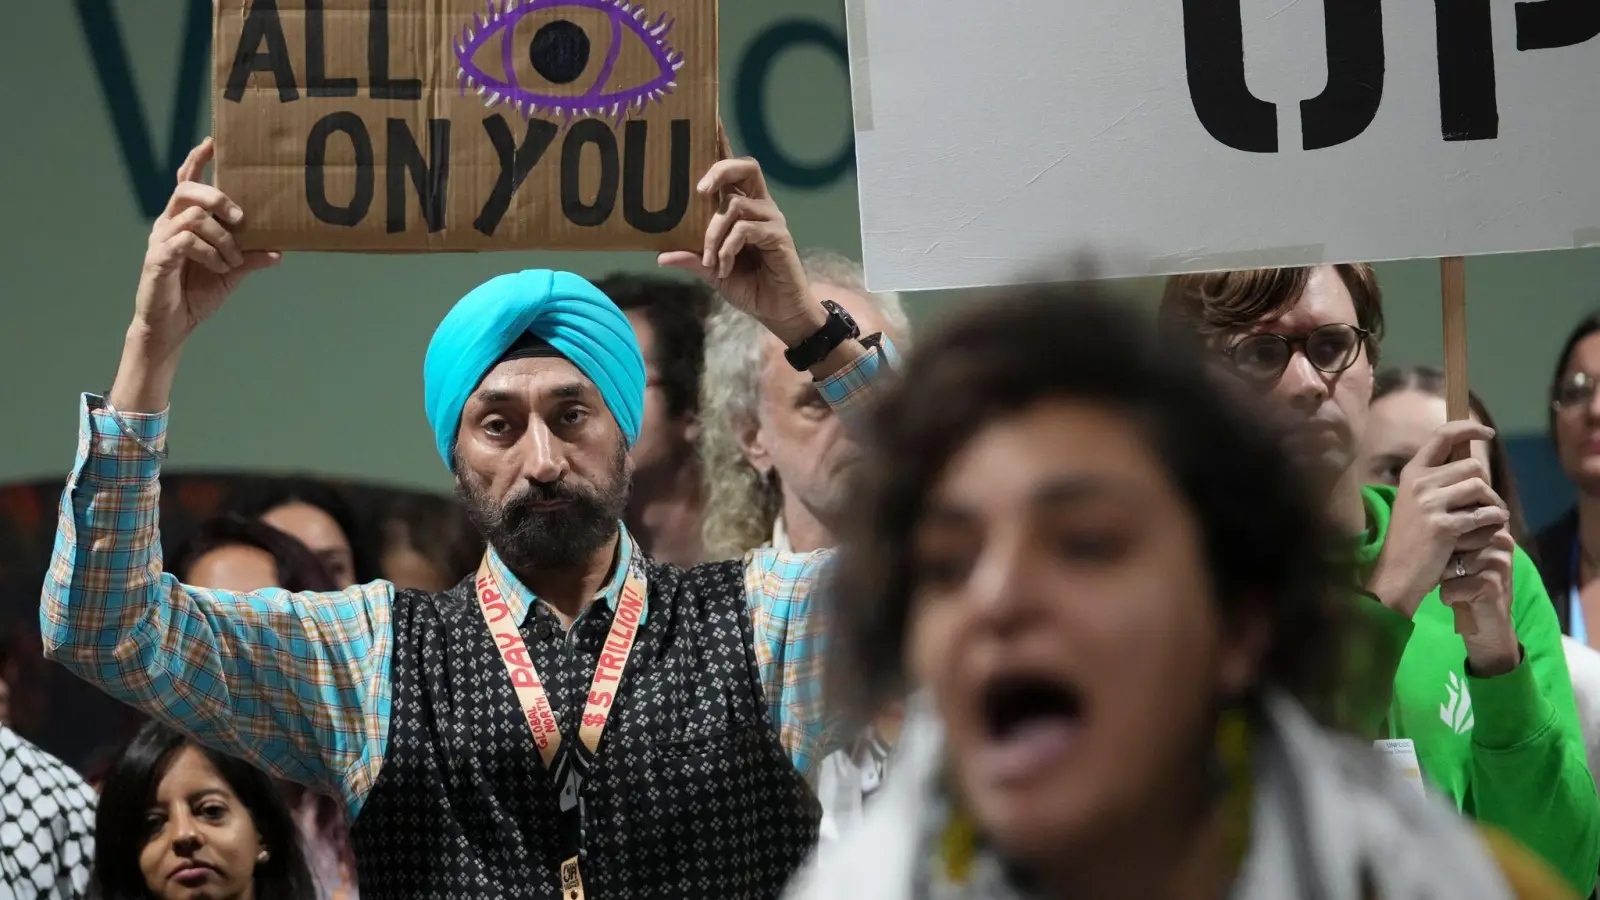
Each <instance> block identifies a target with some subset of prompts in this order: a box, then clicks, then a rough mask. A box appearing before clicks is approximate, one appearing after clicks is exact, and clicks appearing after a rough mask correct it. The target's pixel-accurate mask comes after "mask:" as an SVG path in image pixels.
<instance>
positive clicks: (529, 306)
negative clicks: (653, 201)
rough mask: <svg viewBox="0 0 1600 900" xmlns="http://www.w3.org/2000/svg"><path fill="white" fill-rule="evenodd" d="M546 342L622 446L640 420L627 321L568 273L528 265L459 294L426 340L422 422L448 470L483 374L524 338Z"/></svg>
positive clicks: (636, 358)
mask: <svg viewBox="0 0 1600 900" xmlns="http://www.w3.org/2000/svg"><path fill="white" fill-rule="evenodd" d="M528 334H531V335H533V336H534V337H536V338H539V339H540V340H543V341H544V342H546V343H548V344H549V345H550V346H551V347H552V348H553V349H554V350H555V351H556V352H558V353H560V354H561V355H562V356H564V357H566V358H567V359H569V360H571V361H572V364H573V365H575V366H577V367H578V371H580V372H582V373H583V374H584V376H585V377H587V378H588V379H589V380H590V381H592V382H594V384H595V387H598V388H599V389H600V395H601V396H602V397H603V398H605V402H606V406H607V407H608V408H609V409H610V410H611V415H612V416H613V417H615V418H616V420H617V424H618V425H619V426H621V428H622V433H623V435H624V436H625V437H626V438H627V441H628V446H630V447H631V446H633V442H634V441H635V440H637V439H638V437H639V422H640V420H641V419H643V417H644V357H643V356H642V355H640V353H639V341H638V339H637V338H635V337H634V334H633V326H632V325H631V324H629V322H628V317H627V316H625V315H623V314H622V310H620V309H618V308H617V305H616V304H615V303H612V302H611V299H610V298H609V297H607V296H606V295H605V294H603V293H601V291H600V289H599V288H597V287H595V286H594V285H592V284H590V283H589V282H588V281H585V280H584V279H583V278H581V277H579V276H577V275H574V274H572V273H571V272H552V271H550V270H549V269H529V270H528V271H525V272H514V273H511V274H509V275H501V276H499V277H497V278H493V279H491V280H489V281H487V282H485V283H484V284H483V285H481V286H479V287H478V288H476V289H474V290H473V291H472V292H471V293H469V294H467V295H466V296H465V297H462V298H461V300H460V301H459V302H458V303H456V305H455V306H454V307H452V308H451V310H450V312H449V313H447V314H446V315H445V317H444V321H442V322H440V323H439V327H438V328H437V329H436V330H435V331H434V332H433V339H432V340H431V341H429V342H428V355H427V358H426V359H425V360H424V361H423V364H422V381H423V395H424V402H425V403H426V404H427V407H428V424H430V425H432V426H433V439H434V443H435V445H437V447H438V448H439V456H440V457H441V458H442V459H443V460H444V464H445V466H446V467H447V468H449V469H451V471H454V470H455V467H454V466H453V465H451V460H450V455H451V454H450V451H451V450H452V449H453V448H454V446H455V442H456V429H457V428H459V427H460V425H461V410H462V408H463V407H465V406H466V405H467V397H468V396H470V395H471V394H472V392H473V391H474V390H476V389H477V387H478V383H479V382H481V381H482V380H483V376H485V375H487V374H488V373H489V370H490V369H492V368H494V365H495V363H496V362H497V361H499V359H500V357H501V356H502V355H503V354H504V353H505V352H506V351H507V350H509V349H510V348H511V346H512V345H513V344H515V343H517V341H519V340H520V339H522V337H523V336H524V335H528Z"/></svg>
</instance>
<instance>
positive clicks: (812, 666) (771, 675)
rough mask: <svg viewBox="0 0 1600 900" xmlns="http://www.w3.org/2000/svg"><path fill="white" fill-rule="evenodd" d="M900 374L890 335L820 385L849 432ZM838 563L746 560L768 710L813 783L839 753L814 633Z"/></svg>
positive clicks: (757, 554)
mask: <svg viewBox="0 0 1600 900" xmlns="http://www.w3.org/2000/svg"><path fill="white" fill-rule="evenodd" d="M898 367H899V356H898V352H897V351H896V349H895V346H894V342H893V341H890V340H889V338H888V337H887V336H885V337H884V338H883V340H882V342H881V343H880V344H879V345H878V347H876V348H874V349H871V350H869V351H868V352H867V353H866V354H864V355H862V356H861V357H860V358H859V359H857V360H856V361H855V362H853V363H851V364H850V365H849V366H846V367H845V368H843V369H841V370H839V371H838V372H837V373H835V374H834V375H833V376H832V377H830V378H828V379H826V380H824V381H822V382H820V383H818V385H817V389H818V391H819V392H820V393H821V394H822V396H823V398H824V399H826V400H827V401H828V405H830V406H831V407H833V409H834V411H835V412H836V413H837V414H838V415H839V417H840V419H841V420H842V421H843V422H844V423H845V427H846V428H849V427H851V424H850V423H851V422H852V421H853V420H855V419H857V418H858V417H859V416H861V415H862V414H863V413H864V411H865V410H866V409H867V405H868V403H869V401H870V399H871V398H872V397H873V396H875V394H876V392H877V391H878V390H879V389H880V388H881V386H882V384H883V381H884V379H885V378H886V377H887V376H888V375H889V374H890V373H892V372H893V371H894V370H895V369H896V368H898ZM831 557H832V551H828V550H820V551H817V552H815V553H780V552H778V551H776V550H771V549H761V550H753V551H751V552H750V553H748V554H746V556H745V598H746V600H747V602H748V603H749V607H750V620H751V623H752V625H753V626H754V629H753V630H754V633H755V644H756V646H755V652H756V665H757V668H758V669H759V670H760V676H761V686H762V689H763V690H765V691H766V695H767V709H768V712H769V713H770V714H771V716H772V721H773V722H774V723H775V724H776V725H777V728H778V737H779V740H780V741H782V743H783V746H784V749H786V750H788V751H789V757H790V759H792V760H793V761H794V766H795V768H796V769H798V770H799V771H800V774H802V775H804V776H805V777H806V779H807V780H808V781H810V780H812V778H813V776H814V775H815V772H816V767H817V764H818V763H820V762H821V761H822V758H823V757H824V756H826V755H827V754H828V752H829V751H830V750H831V749H832V743H833V737H834V736H833V734H832V727H831V720H830V719H829V718H828V717H827V715H826V713H825V710H824V706H823V699H822V665H823V660H822V655H823V650H824V646H823V639H822V638H823V635H821V634H820V633H819V632H818V630H817V629H816V628H815V627H814V626H815V625H816V624H818V622H819V621H820V616H819V615H818V613H817V608H818V606H819V605H820V604H819V603H818V602H817V600H816V594H817V591H818V587H819V585H820V583H821V581H822V579H823V577H824V576H825V574H826V570H827V565H828V560H829V559H830V558H831Z"/></svg>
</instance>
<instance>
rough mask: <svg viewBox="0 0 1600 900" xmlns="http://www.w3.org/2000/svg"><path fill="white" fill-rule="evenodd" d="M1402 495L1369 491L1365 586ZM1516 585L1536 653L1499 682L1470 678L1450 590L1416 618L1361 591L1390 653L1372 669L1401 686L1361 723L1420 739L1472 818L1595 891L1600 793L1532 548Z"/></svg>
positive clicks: (1522, 633)
mask: <svg viewBox="0 0 1600 900" xmlns="http://www.w3.org/2000/svg"><path fill="white" fill-rule="evenodd" d="M1394 498H1395V491H1394V488H1390V487H1368V488H1365V489H1364V496H1363V499H1364V500H1365V501H1366V507H1367V522H1368V527H1367V533H1366V535H1365V536H1364V539H1363V541H1362V544H1361V547H1360V549H1359V551H1358V556H1357V560H1358V564H1359V567H1360V577H1361V580H1362V583H1365V582H1366V580H1367V579H1368V578H1369V577H1370V576H1371V574H1372V568H1373V566H1374V565H1375V564H1376V563H1377V561H1378V553H1379V551H1381V550H1382V549H1383V541H1384V538H1385V537H1386V536H1387V535H1388V532H1389V516H1390V514H1391V512H1392V510H1393V508H1394ZM1511 590H1512V595H1513V596H1512V601H1511V622H1512V625H1513V627H1515V628H1516V632H1517V638H1518V639H1519V640H1520V641H1521V642H1522V646H1523V650H1524V652H1525V656H1524V658H1523V661H1522V664H1521V665H1519V666H1518V667H1517V668H1516V669H1514V670H1513V671H1511V672H1509V673H1507V674H1505V675H1500V676H1497V677H1494V678H1476V677H1474V676H1472V675H1469V674H1467V672H1466V647H1465V645H1463V644H1462V642H1461V637H1460V636H1459V635H1457V634H1456V630H1455V616H1454V614H1453V613H1452V612H1451V611H1450V609H1449V608H1448V607H1446V606H1445V605H1444V604H1443V603H1442V602H1440V600H1439V590H1438V588H1434V590H1433V592H1432V593H1430V594H1429V595H1428V596H1427V597H1426V598H1424V599H1423V601H1422V605H1421V606H1419V607H1418V608H1417V612H1416V615H1415V616H1414V617H1413V618H1410V619H1408V618H1406V617H1405V616H1403V615H1401V614H1399V613H1397V612H1395V611H1393V610H1391V609H1389V608H1388V607H1386V606H1383V605H1382V604H1380V603H1378V602H1376V601H1374V600H1373V599H1372V598H1370V597H1368V596H1366V595H1359V596H1358V597H1357V603H1358V604H1359V610H1360V612H1361V613H1362V618H1363V619H1364V620H1365V621H1366V622H1367V623H1368V624H1370V625H1371V626H1373V627H1372V629H1371V631H1372V632H1373V637H1374V638H1375V640H1376V644H1377V646H1376V648H1374V649H1376V650H1377V651H1378V654H1379V659H1378V660H1374V661H1373V662H1375V663H1376V666H1375V669H1374V670H1369V671H1371V673H1372V674H1373V675H1374V676H1376V677H1375V679H1374V680H1375V681H1377V680H1379V679H1381V681H1382V682H1383V683H1384V684H1387V685H1391V687H1390V688H1389V690H1388V693H1387V696H1383V695H1382V694H1374V693H1368V694H1365V696H1367V697H1369V698H1371V697H1381V698H1382V699H1381V700H1379V701H1378V702H1375V703H1374V702H1368V703H1362V704H1360V706H1361V707H1362V709H1361V711H1360V714H1359V718H1360V719H1361V720H1362V721H1361V722H1359V723H1357V724H1358V725H1359V726H1360V727H1361V730H1364V731H1367V732H1368V733H1369V734H1372V735H1376V736H1383V737H1392V738H1410V739H1411V740H1412V741H1413V742H1415V744H1416V751H1417V759H1418V761H1419V762H1420V763H1421V765H1422V771H1423V774H1424V775H1425V776H1426V778H1427V780H1428V781H1429V783H1431V784H1432V785H1433V786H1434V787H1435V788H1437V789H1438V790H1439V791H1441V792H1443V793H1444V794H1445V795H1447V796H1448V797H1450V798H1451V799H1452V800H1454V801H1455V804H1456V807H1457V808H1458V809H1460V810H1461V812H1462V813H1464V814H1466V815H1468V816H1471V817H1472V818H1474V819H1477V820H1478V821H1480V822H1484V823H1487V824H1490V825H1494V826H1497V827H1499V828H1501V829H1503V830H1504V831H1507V832H1509V833H1510V834H1511V835H1512V836H1513V837H1515V838H1517V839H1518V840H1520V841H1521V842H1522V843H1523V844H1525V845H1527V847H1528V848H1529V849H1531V850H1533V851H1534V852H1536V853H1538V854H1539V855H1541V856H1543V857H1544V858H1545V859H1547V860H1549V862H1550V863H1551V864H1552V865H1554V866H1555V868H1556V870H1557V871H1559V872H1560V873H1561V874H1562V875H1564V876H1565V877H1566V879H1567V881H1569V882H1571V883H1572V885H1573V887H1574V888H1576V889H1577V891H1578V894H1579V895H1580V896H1588V895H1589V893H1590V892H1591V891H1592V890H1593V889H1594V886H1595V878H1596V874H1597V872H1600V796H1597V795H1596V793H1595V782H1594V779H1593V778H1592V777H1591V775H1590V773H1589V764H1588V762H1587V760H1586V758H1585V755H1584V747H1583V738H1582V735H1581V733H1580V731H1579V729H1578V711H1577V707H1576V706H1575V704H1574V703H1573V699H1572V680H1571V677H1570V676H1569V675H1568V673H1567V662H1566V652H1565V650H1564V649H1563V648H1562V646H1561V629H1560V626H1559V625H1558V624H1557V622H1556V613H1555V607H1553V606H1551V604H1550V600H1549V599H1548V598H1547V597H1546V596H1545V592H1544V584H1543V582H1542V581H1541V580H1540V578H1539V573H1538V571H1537V570H1536V569H1535V568H1534V565H1533V560H1531V559H1529V558H1528V555H1527V554H1526V553H1524V552H1523V551H1522V548H1520V547H1519V548H1517V551H1516V561H1515V563H1514V565H1513V568H1512V573H1511ZM1390 675H1392V677H1388V676H1390ZM1351 712H1355V711H1354V710H1351Z"/></svg>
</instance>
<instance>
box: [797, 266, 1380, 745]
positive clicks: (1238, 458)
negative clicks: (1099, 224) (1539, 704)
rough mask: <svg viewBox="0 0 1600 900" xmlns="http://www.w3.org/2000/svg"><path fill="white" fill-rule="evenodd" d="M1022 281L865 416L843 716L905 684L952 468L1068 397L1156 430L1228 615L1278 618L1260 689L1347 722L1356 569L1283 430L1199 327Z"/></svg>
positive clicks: (838, 628) (847, 581) (844, 603)
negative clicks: (1346, 674) (923, 564)
mask: <svg viewBox="0 0 1600 900" xmlns="http://www.w3.org/2000/svg"><path fill="white" fill-rule="evenodd" d="M1020 290H1021V293H1020V294H1015V293H1014V294H1012V295H1011V296H1009V297H1005V298H1001V299H998V300H995V301H992V302H987V303H982V304H977V303H974V304H970V305H967V306H965V307H963V309H962V311H959V312H957V313H956V314H955V315H954V316H953V317H952V318H951V319H949V320H947V321H946V322H944V324H943V327H942V328H938V329H936V330H935V331H934V332H933V333H932V334H930V335H928V336H927V337H925V338H923V339H922V340H921V341H920V342H919V346H918V348H917V352H916V353H915V354H913V355H912V356H911V358H910V360H909V362H908V363H907V365H906V366H905V368H904V371H903V372H902V373H901V376H900V378H899V379H898V384H897V385H896V386H895V387H893V388H891V389H890V390H889V391H888V392H887V393H886V394H885V395H884V396H883V397H882V399H881V400H880V401H879V402H878V404H877V405H876V408H875V410H874V413H873V415H871V416H868V417H863V419H864V421H863V425H864V430H865V437H866V441H865V444H864V448H865V453H866V459H865V460H864V464H863V465H862V466H860V467H859V469H858V473H857V477H858V479H859V480H858V483H857V488H858V491H859V494H858V496H859V497H860V500H859V504H858V507H857V508H858V509H859V510H860V514H859V515H858V516H855V517H853V522H852V526H853V530H851V531H849V532H847V533H846V535H845V541H844V542H843V545H842V549H841V551H840V558H839V560H838V566H837V568H836V569H835V571H834V573H833V574H832V576H831V578H832V584H831V586H830V590H829V592H828V594H829V596H830V597H832V598H836V600H837V602H830V603H829V605H828V607H827V615H828V616H829V617H830V619H831V622H830V627H831V630H830V632H829V633H830V636H831V638H832V650H831V653H832V659H831V660H830V664H829V666H828V670H829V672H828V686H827V690H828V695H829V699H830V706H831V708H832V709H833V711H834V713H835V714H836V715H839V716H840V717H841V721H842V723H843V724H844V725H846V726H847V727H849V726H858V725H860V724H862V723H863V722H865V721H867V720H869V719H870V717H871V716H872V715H873V714H874V713H875V712H876V711H877V710H879V709H881V708H882V707H883V704H885V703H887V702H891V701H893V700H896V699H898V698H899V697H901V696H903V694H904V691H905V689H906V687H907V685H906V684H905V683H904V682H903V678H904V675H903V673H904V671H905V658H906V650H907V648H906V634H907V629H908V625H909V621H910V616H911V605H912V598H913V596H914V594H915V592H916V588H917V576H918V573H917V572H916V569H915V566H914V563H913V555H912V536H913V532H914V529H915V528H916V525H917V522H918V520H919V518H920V516H921V513H922V510H923V508H924V504H925V502H926V501H927V498H928V494H929V491H930V490H931V488H932V486H933V485H934V484H935V483H936V481H937V480H938V478H939V477H940V473H941V472H943V471H944V469H945V467H946V466H947V465H948V464H949V462H950V460H951V459H952V458H953V457H954V456H955V455H956V454H957V453H959V452H960V451H961V449H962V448H963V447H965V446H966V445H967V444H968V443H969V442H970V441H972V440H973V439H974V437H976V436H977V435H978V434H979V433H980V432H982V431H983V430H984V429H985V428H987V427H989V426H990V425H991V424H992V423H994V422H996V421H999V420H1001V419H1004V418H1006V417H1008V416H1011V415H1014V414H1017V413H1019V412H1021V411H1022V410H1024V409H1026V408H1027V407H1029V406H1031V405H1033V404H1036V403H1039V402H1043V401H1048V400H1052V399H1066V400H1080V401H1087V402H1092V403H1096V404H1101V405H1104V406H1106V407H1108V408H1112V409H1117V410H1121V411H1122V412H1124V413H1125V414H1126V415H1127V416H1128V418H1129V420H1130V421H1131V422H1134V423H1137V425H1138V426H1139V427H1140V428H1141V429H1142V430H1143V433H1144V434H1145V436H1146V438H1147V440H1148V441H1149V442H1150V444H1151V446H1152V447H1153V448H1154V450H1155V451H1156V454H1157V456H1158V457H1159V458H1160V459H1161V460H1162V462H1163V463H1164V465H1165V467H1166V468H1167V469H1168V470H1169V471H1170V473H1171V476H1172V478H1173V480H1174V482H1176V483H1177V485H1178V486H1179V488H1180V491H1181V493H1182V494H1183V496H1184V497H1185V498H1186V500H1187V502H1188V503H1189V505H1190V506H1191V507H1192V509H1193V511H1194V515H1195V518H1196V519H1197V520H1198V522H1199V524H1200V528H1201V531H1202V536H1203V540H1204V546H1205V550H1206V558H1207V560H1208V561H1209V563H1210V569H1211V577H1212V579H1213V582H1214V583H1213V588H1214V594H1215V596H1216V598H1217V602H1218V603H1219V604H1220V605H1221V607H1222V613H1223V614H1224V615H1225V616H1227V617H1230V618H1231V617H1232V616H1233V615H1235V614H1238V613H1241V612H1243V611H1245V610H1246V609H1251V608H1254V609H1255V610H1256V611H1259V612H1260V613H1262V614H1263V615H1264V616H1265V617H1266V619H1267V620H1268V622H1269V625H1270V630H1271V646H1270V647H1269V648H1268V649H1267V651H1266V654H1265V658H1264V660H1263V662H1262V669H1261V674H1260V684H1261V686H1263V687H1265V686H1273V687H1277V688H1281V689H1284V690H1286V691H1288V692H1290V693H1292V694H1294V695H1295V696H1297V697H1298V698H1300V700H1301V701H1302V702H1303V703H1305V705H1306V706H1307V707H1308V708H1309V709H1311V710H1312V712H1313V713H1314V714H1317V715H1318V716H1319V717H1321V718H1322V719H1324V720H1328V719H1330V718H1333V702H1334V697H1333V692H1334V691H1333V685H1334V682H1336V681H1337V680H1338V672H1339V669H1340V666H1339V661H1340V660H1341V659H1342V656H1341V654H1342V653H1343V648H1342V646H1341V640H1342V639H1341V635H1342V634H1344V633H1345V632H1344V629H1343V627H1342V622H1341V615H1340V613H1339V610H1340V609H1341V608H1342V607H1341V603H1340V602H1339V601H1338V600H1337V599H1336V598H1335V594H1334V588H1333V585H1335V584H1339V583H1343V584H1353V575H1352V574H1350V573H1349V572H1346V571H1343V570H1342V569H1341V568H1340V564H1339V563H1338V562H1337V560H1338V559H1339V556H1338V554H1337V553H1336V551H1335V550H1334V548H1335V546H1336V545H1335V544H1334V543H1333V541H1332V538H1331V537H1330V532H1329V531H1328V529H1327V526H1326V525H1325V523H1324V519H1323V517H1322V516H1321V514H1320V512H1319V510H1318V508H1317V506H1316V504H1315V503H1314V502H1313V501H1312V499H1311V497H1310V495H1309V494H1308V492H1307V490H1306V489H1304V488H1303V486H1302V484H1301V482H1300V480H1299V478H1298V477H1297V476H1296V473H1295V472H1294V471H1293V470H1292V468H1291V466H1292V463H1291V462H1290V461H1289V460H1288V459H1287V458H1286V457H1285V456H1284V455H1283V454H1282V452H1281V451H1280V448H1279V446H1278V444H1277V443H1276V442H1275V440H1274V438H1273V437H1272V436H1271V435H1270V434H1268V433H1266V432H1265V431H1263V430H1262V428H1261V427H1259V426H1258V425H1257V424H1256V422H1255V421H1254V420H1253V419H1252V417H1251V415H1250V414H1249V410H1248V409H1247V408H1246V407H1245V406H1243V405H1242V404H1243V403H1244V402H1245V401H1244V400H1243V399H1242V398H1239V399H1235V398H1232V397H1230V396H1225V394H1224V392H1223V391H1222V389H1221V387H1220V385H1219V384H1218V383H1217V382H1216V380H1215V378H1214V376H1208V373H1207V370H1206V369H1205V367H1204V363H1203V361H1202V356H1201V353H1200V349H1199V347H1198V346H1197V343H1196V338H1195V337H1194V335H1193V332H1192V331H1188V330H1185V329H1175V330H1173V331H1172V333H1171V334H1169V335H1166V336H1162V335H1161V334H1160V333H1158V331H1157V329H1156V328H1154V327H1152V323H1150V322H1148V321H1146V320H1145V318H1144V317H1142V316H1140V315H1138V314H1137V313H1135V312H1134V311H1133V310H1134V309H1135V305H1134V303H1133V301H1131V300H1125V299H1120V298H1116V297H1113V296H1111V295H1110V294H1108V293H1106V292H1105V291H1104V290H1103V289H1101V288H1095V287H1088V286H1082V285H1079V286H1035V287H1030V288H1025V289H1020Z"/></svg>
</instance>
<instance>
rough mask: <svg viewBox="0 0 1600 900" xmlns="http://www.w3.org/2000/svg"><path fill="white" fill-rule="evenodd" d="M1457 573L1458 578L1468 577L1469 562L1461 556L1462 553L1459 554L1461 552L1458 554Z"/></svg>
mask: <svg viewBox="0 0 1600 900" xmlns="http://www.w3.org/2000/svg"><path fill="white" fill-rule="evenodd" d="M1455 574H1456V577H1457V578H1465V577H1467V563H1466V560H1464V559H1462V558H1461V554H1459V553H1457V554H1456V572H1455Z"/></svg>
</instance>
